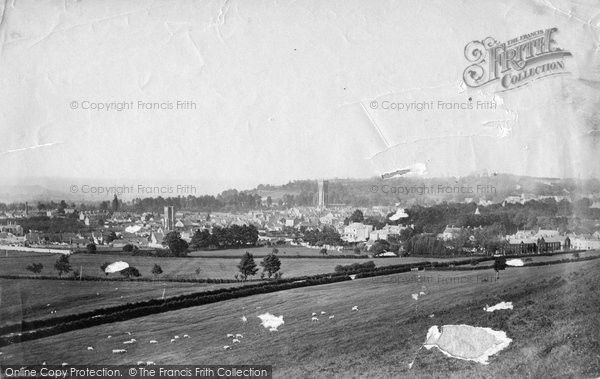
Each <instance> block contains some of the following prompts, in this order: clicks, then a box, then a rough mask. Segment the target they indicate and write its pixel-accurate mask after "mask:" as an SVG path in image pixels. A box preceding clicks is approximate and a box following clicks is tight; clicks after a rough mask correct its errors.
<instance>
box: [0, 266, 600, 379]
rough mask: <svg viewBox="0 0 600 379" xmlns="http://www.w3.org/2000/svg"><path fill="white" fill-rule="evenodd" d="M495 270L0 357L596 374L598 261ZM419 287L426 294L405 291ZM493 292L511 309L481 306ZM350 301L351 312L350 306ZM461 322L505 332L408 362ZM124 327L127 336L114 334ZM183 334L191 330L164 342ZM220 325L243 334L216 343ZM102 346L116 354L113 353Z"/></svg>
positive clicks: (161, 320)
mask: <svg viewBox="0 0 600 379" xmlns="http://www.w3.org/2000/svg"><path fill="white" fill-rule="evenodd" d="M495 278H496V275H495V273H494V272H493V271H491V270H485V271H476V272H464V271H463V272H435V271H431V272H425V273H423V272H421V273H417V272H411V273H405V274H398V275H392V276H386V277H377V278H372V279H361V280H355V281H350V282H343V283H337V284H330V285H324V286H317V287H311V288H304V289H298V290H290V291H283V292H278V293H272V294H265V295H257V296H253V297H249V298H243V299H236V300H231V301H225V302H221V303H217V304H211V305H209V306H200V307H193V308H188V309H184V310H180V311H173V312H167V313H164V314H160V315H154V316H148V317H143V318H139V319H135V320H130V321H125V322H120V323H114V324H108V325H101V326H97V327H93V328H89V329H84V330H79V331H73V332H69V333H65V334H62V335H58V336H53V337H48V338H44V339H41V340H36V341H30V342H25V343H22V344H16V345H13V346H8V347H4V348H2V352H3V355H2V356H0V362H2V363H5V364H9V363H14V364H21V363H27V364H34V363H41V362H44V361H45V362H47V363H48V364H51V363H56V364H60V363H61V362H68V363H69V364H135V362H137V361H139V360H144V361H146V360H152V361H154V362H156V363H157V364H193V363H202V364H209V363H212V364H244V363H246V364H272V365H274V373H275V375H274V377H276V378H283V377H286V378H287V377H290V378H292V377H293V378H295V377H327V378H329V377H340V378H341V377H344V378H345V377H439V376H445V377H455V378H470V377H473V378H475V377H477V378H481V377H486V378H487V377H503V378H504V377H535V378H555V377H588V378H590V377H597V376H599V375H600V318H599V317H598V313H599V311H600V296H598V295H599V291H600V262H599V261H589V262H578V263H569V264H559V265H551V266H543V267H529V268H509V269H507V270H506V271H502V272H501V274H500V279H499V280H497V281H496V280H495ZM419 291H424V292H426V295H424V296H422V297H421V298H420V299H419V300H418V301H414V300H413V299H412V298H411V294H412V293H415V292H419ZM499 301H512V302H513V303H514V306H515V309H514V310H504V311H497V312H494V313H487V312H484V311H483V310H482V308H483V306H484V305H485V304H489V305H492V304H495V303H496V302H499ZM354 305H357V306H358V307H359V311H357V312H353V311H351V307H352V306H354ZM321 311H325V312H327V315H335V318H334V319H329V318H328V317H326V316H319V321H318V322H311V313H312V312H317V313H320V312H321ZM263 312H270V313H272V314H275V315H283V316H284V320H285V324H284V325H283V326H281V327H280V328H279V331H278V332H269V331H267V330H266V329H264V328H263V327H262V326H261V325H260V324H259V320H258V318H257V317H256V316H257V315H259V314H261V313H263ZM242 315H245V316H246V317H247V318H248V322H247V323H242V321H241V319H240V318H241V317H242ZM430 315H433V316H432V317H430ZM462 323H465V324H468V325H474V326H485V327H491V328H493V329H496V330H503V331H505V332H507V334H508V336H509V337H510V338H512V339H513V342H512V343H511V345H510V346H509V347H508V348H507V349H505V350H503V351H502V352H500V353H498V354H497V355H496V356H492V357H491V358H490V364H489V365H481V364H478V363H473V362H466V361H461V360H455V359H452V358H448V357H446V356H444V355H443V354H442V353H440V352H439V351H437V350H435V349H433V350H431V351H426V350H421V352H420V353H419V355H418V356H417V359H416V361H415V364H414V366H413V367H412V369H409V368H408V363H409V362H410V361H411V360H412V359H413V357H414V355H415V352H416V351H417V350H418V349H419V347H420V346H421V344H422V343H423V341H424V340H425V335H426V333H427V330H428V329H429V327H430V326H432V325H444V324H462ZM127 332H131V333H132V336H133V337H135V338H136V339H137V341H138V342H137V343H136V344H134V345H123V344H122V342H123V341H124V340H126V339H129V338H131V337H130V336H129V335H127V334H126V333H127ZM185 333H187V334H189V335H190V336H191V338H190V339H180V340H178V341H176V342H175V343H170V342H169V340H170V338H172V337H173V336H174V335H176V334H178V335H183V334H185ZM227 333H242V334H243V335H244V338H243V339H242V341H241V343H240V344H239V345H237V344H236V345H234V346H233V349H232V350H224V349H223V346H224V345H230V344H231V342H230V340H228V339H227V338H226V334H227ZM108 335H111V336H113V338H111V339H108V338H106V337H107V336H108ZM150 339H157V340H158V341H159V344H157V345H150V344H149V343H148V341H149V340H150ZM87 346H93V347H94V351H86V347H87ZM57 347H60V348H57ZM114 348H126V349H127V353H126V354H123V355H113V354H111V350H112V349H114Z"/></svg>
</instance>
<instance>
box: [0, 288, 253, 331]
mask: <svg viewBox="0 0 600 379" xmlns="http://www.w3.org/2000/svg"><path fill="white" fill-rule="evenodd" d="M240 285H242V283H229V284H192V283H171V282H92V281H82V282H80V281H71V280H69V281H67V280H65V281H60V280H35V279H31V280H30V279H19V280H13V279H0V326H4V325H7V324H14V323H18V322H21V320H33V319H42V318H49V317H56V316H64V315H68V314H72V313H80V312H85V311H91V310H94V309H98V308H104V307H109V306H116V305H122V304H127V303H133V302H138V301H143V300H150V299H160V298H161V297H162V294H163V290H164V292H165V297H172V296H178V295H183V294H188V293H193V292H201V291H210V290H214V289H218V288H227V287H233V286H240ZM51 312H53V313H51Z"/></svg>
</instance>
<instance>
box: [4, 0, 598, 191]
mask: <svg viewBox="0 0 600 379" xmlns="http://www.w3.org/2000/svg"><path fill="white" fill-rule="evenodd" d="M592 4H597V1H594V0H587V1H585V0H582V1H576V2H567V1H559V0H556V1H555V0H552V1H516V0H515V1H491V0H490V1H479V0H477V1H475V0H473V1H446V0H438V1H421V0H415V1H396V2H393V1H372V2H371V1H369V2H367V1H341V0H340V1H303V0H298V1H237V0H230V1H178V2H175V1H141V0H140V1H116V0H114V1H102V0H101V1H90V0H82V1H70V0H66V1H65V2H62V1H27V0H24V1H21V0H19V1H12V2H11V1H9V2H8V4H6V6H5V7H4V11H3V19H2V20H3V21H2V22H1V24H0V41H1V43H2V44H1V47H0V49H1V50H0V68H1V69H0V130H1V133H2V134H1V135H2V138H0V165H1V167H2V171H3V172H2V177H4V178H5V179H6V180H7V181H14V179H23V178H30V177H66V178H95V179H100V180H104V179H106V180H109V181H110V180H115V179H117V178H119V179H121V178H128V179H130V180H157V179H160V180H177V181H181V179H182V178H186V179H191V180H195V181H198V182H202V183H210V185H211V186H212V187H214V188H220V189H224V188H226V187H231V186H238V187H248V186H254V185H256V184H258V183H273V184H278V183H285V182H288V181H290V180H295V179H316V178H333V177H357V178H360V177H371V176H374V175H381V174H382V173H384V172H388V171H392V170H396V169H400V168H405V167H413V168H415V167H416V168H418V170H417V171H418V173H419V174H423V175H427V176H447V175H452V176H460V175H467V174H469V173H473V172H482V171H487V172H507V173H513V174H521V175H532V176H553V177H589V176H595V177H600V167H599V165H598V164H597V162H598V158H599V155H600V149H599V147H600V146H599V143H598V142H599V140H600V137H599V134H600V132H599V131H598V130H599V129H600V127H599V119H600V117H599V113H598V112H600V95H599V94H600V92H599V91H600V85H599V81H600V37H599V36H600V8H599V7H597V8H593V7H592ZM552 27H557V28H558V32H557V33H555V35H554V38H555V41H556V44H557V45H558V46H559V47H561V48H562V49H565V50H568V51H570V52H571V53H572V54H573V56H572V57H568V58H565V64H566V68H567V71H569V72H570V73H569V74H567V75H559V76H554V77H548V78H545V79H542V80H539V81H536V82H534V83H532V84H530V85H528V86H525V87H523V88H520V89H516V90H511V91H506V92H502V93H499V92H495V90H494V88H492V87H491V86H490V87H483V88H480V89H477V90H475V89H469V88H466V87H465V86H464V85H462V84H461V83H462V75H463V71H464V69H465V68H466V67H467V66H468V62H467V60H466V59H465V56H464V48H465V45H466V44H467V43H469V42H470V41H473V40H482V39H484V38H486V37H490V36H491V37H494V38H495V39H496V40H498V41H501V42H505V41H507V40H510V39H512V38H516V37H518V36H520V35H522V34H526V33H531V32H533V31H536V30H540V29H546V28H552ZM469 97H471V98H472V101H482V102H483V101H492V100H493V101H495V102H496V104H497V108H496V109H491V110H444V111H440V110H439V109H436V110H423V111H421V112H418V111H394V110H390V109H387V110H386V109H381V108H382V107H383V104H384V102H386V101H387V102H388V103H386V104H389V103H399V102H400V103H401V102H403V103H409V102H421V103H422V102H429V101H433V102H435V105H436V106H437V102H438V101H442V102H465V101H467V99H468V98H469ZM178 100H180V101H190V102H193V103H195V109H188V110H183V109H179V110H178V109H163V110H160V109H154V110H148V109H145V110H144V109H138V105H139V104H138V102H144V103H164V104H166V105H164V106H167V107H169V105H168V104H171V106H173V107H174V108H176V107H177V101H178ZM111 102H121V103H122V102H126V103H129V104H131V102H133V107H132V108H133V109H124V110H122V111H117V110H114V109H112V110H92V109H83V108H84V107H85V108H87V107H90V106H91V104H92V103H111ZM372 102H376V105H377V109H373V106H372ZM115 104H116V103H115ZM115 104H113V106H116V105H115ZM192 108H193V106H192Z"/></svg>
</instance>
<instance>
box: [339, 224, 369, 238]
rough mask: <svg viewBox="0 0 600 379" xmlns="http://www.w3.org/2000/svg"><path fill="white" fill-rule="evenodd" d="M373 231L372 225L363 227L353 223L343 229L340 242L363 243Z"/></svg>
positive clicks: (363, 225)
mask: <svg viewBox="0 0 600 379" xmlns="http://www.w3.org/2000/svg"><path fill="white" fill-rule="evenodd" d="M372 230H373V225H365V224H363V223H360V222H353V223H352V224H350V225H348V226H346V227H344V232H343V233H342V240H344V241H346V242H364V241H366V240H367V238H369V234H370V233H371V231H372Z"/></svg>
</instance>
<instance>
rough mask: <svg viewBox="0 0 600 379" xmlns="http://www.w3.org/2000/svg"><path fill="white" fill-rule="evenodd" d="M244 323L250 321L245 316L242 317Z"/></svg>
mask: <svg viewBox="0 0 600 379" xmlns="http://www.w3.org/2000/svg"><path fill="white" fill-rule="evenodd" d="M242 322H244V323H246V322H248V319H247V318H246V316H244V315H242Z"/></svg>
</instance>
